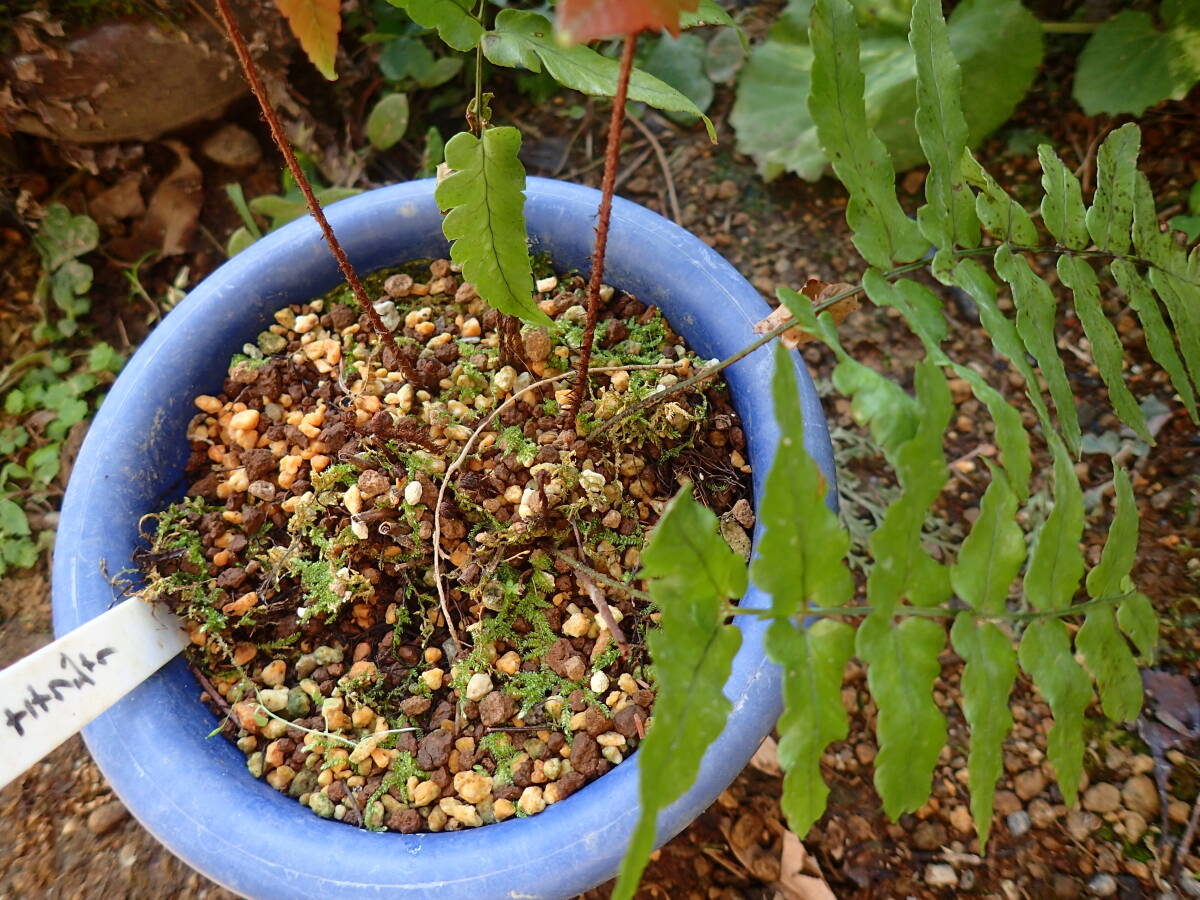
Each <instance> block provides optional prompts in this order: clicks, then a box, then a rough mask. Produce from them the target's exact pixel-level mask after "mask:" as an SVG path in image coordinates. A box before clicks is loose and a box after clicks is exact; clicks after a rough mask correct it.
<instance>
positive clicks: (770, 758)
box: [750, 734, 783, 777]
mask: <svg viewBox="0 0 1200 900" xmlns="http://www.w3.org/2000/svg"><path fill="white" fill-rule="evenodd" d="M750 765H752V766H754V768H756V769H758V771H760V772H764V773H766V774H767V775H774V776H776V777H778V776H781V775H783V769H782V768H781V767H780V765H779V745H778V744H776V743H775V738H773V737H771V736H770V735H769V734H768V735H767V736H766V737H765V738H763V742H762V743H761V744H759V745H758V749H757V750H755V751H754V755H753V756H752V757H750Z"/></svg>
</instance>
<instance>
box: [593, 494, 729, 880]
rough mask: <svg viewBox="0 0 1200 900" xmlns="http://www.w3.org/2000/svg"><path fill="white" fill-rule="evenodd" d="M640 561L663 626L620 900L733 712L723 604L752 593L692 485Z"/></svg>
mask: <svg viewBox="0 0 1200 900" xmlns="http://www.w3.org/2000/svg"><path fill="white" fill-rule="evenodd" d="M642 562H643V569H642V574H643V575H644V576H645V577H647V578H649V579H651V581H650V593H651V595H652V596H653V598H654V602H655V605H657V606H658V608H659V609H660V610H661V611H662V621H661V623H660V628H659V629H658V630H656V631H652V632H650V634H648V635H647V643H648V644H649V647H650V654H651V656H652V657H653V659H654V671H655V675H656V677H657V680H658V695H657V697H656V698H655V701H654V723H653V725H652V726H651V728H650V730H649V732H648V733H647V735H646V739H645V740H644V741H643V742H642V744H641V747H640V748H639V750H638V756H639V763H638V765H639V767H640V770H641V773H642V777H641V779H640V783H641V802H642V809H641V818H640V819H639V820H638V825H637V828H636V829H635V830H634V833H633V837H632V838H631V839H630V842H629V848H628V850H626V853H625V859H624V861H623V862H622V864H621V874H620V877H619V879H618V881H617V886H616V887H615V888H614V889H613V897H614V898H630V897H632V896H633V892H634V890H635V889H636V888H637V882H638V879H639V878H640V876H641V873H642V870H643V869H644V868H645V866H646V861H647V859H648V858H649V856H650V851H651V850H652V849H653V847H654V838H655V823H656V821H657V817H658V812H659V810H661V809H663V808H664V807H666V806H667V805H668V804H670V803H671V802H672V801H673V800H675V799H676V798H678V797H679V796H680V795H681V794H683V792H684V791H686V790H687V789H688V788H689V787H691V785H692V783H693V782H694V781H695V778H696V773H697V772H698V771H699V768H700V760H701V759H702V758H703V756H704V751H705V750H706V749H707V748H708V745H709V744H711V743H712V742H713V741H714V740H715V739H716V737H717V736H718V735H719V734H720V733H721V730H722V729H723V728H724V727H725V721H726V719H727V718H728V716H729V710H730V709H731V706H732V705H731V704H730V702H729V700H728V699H727V698H726V697H725V695H724V693H723V692H722V689H723V688H724V686H725V682H726V680H727V679H728V678H729V672H730V667H731V666H732V664H733V657H734V654H735V653H737V649H738V647H739V646H740V645H741V640H742V636H741V632H740V631H738V629H737V628H735V627H734V626H732V625H726V624H724V622H725V614H724V607H725V604H727V603H728V602H730V601H731V600H734V599H736V598H738V597H740V596H741V595H742V594H743V592H744V591H745V589H746V567H745V564H744V563H743V562H742V558H741V556H740V555H738V554H736V553H734V552H733V551H732V550H730V549H729V547H728V545H726V543H725V542H724V540H722V539H721V537H720V536H719V535H718V534H717V519H716V516H714V515H713V514H712V513H711V512H710V511H709V510H707V509H705V508H704V507H703V506H701V505H700V504H699V503H697V502H696V501H695V500H694V499H693V498H692V494H691V489H690V488H685V489H684V490H682V491H681V492H680V493H679V494H677V495H676V496H675V498H674V499H673V500H672V501H671V502H670V503H669V504H668V506H667V509H666V511H665V512H664V513H663V517H662V518H661V519H660V520H659V522H658V524H657V525H656V526H655V528H654V532H653V535H652V537H651V539H650V543H649V544H648V545H647V546H646V550H645V552H644V553H643V554H642Z"/></svg>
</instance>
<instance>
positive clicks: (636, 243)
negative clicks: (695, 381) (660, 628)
mask: <svg viewBox="0 0 1200 900" xmlns="http://www.w3.org/2000/svg"><path fill="white" fill-rule="evenodd" d="M433 188H434V183H433V182H432V181H431V180H429V181H418V182H411V183H407V184H399V185H394V186H392V187H387V188H382V189H379V190H375V191H371V192H369V193H365V194H362V195H360V196H357V197H353V198H351V199H348V200H343V201H341V202H340V203H337V204H334V205H333V206H332V207H330V209H329V211H328V216H329V220H330V222H331V223H332V224H333V227H334V229H335V230H336V232H337V234H338V235H339V238H340V240H341V241H342V243H343V245H344V246H345V247H346V249H347V252H348V253H349V255H350V258H351V259H352V261H353V262H354V264H355V266H356V267H357V268H358V269H359V270H360V271H364V272H366V271H371V270H375V269H379V268H383V267H386V266H391V265H395V264H398V263H401V262H405V261H407V260H410V259H416V258H423V257H444V256H446V255H447V246H446V241H445V239H444V238H443V236H442V231H441V216H440V215H439V213H438V209H437V206H436V204H435V203H434V200H433ZM526 195H527V198H528V200H527V203H526V207H525V212H526V217H527V219H528V225H529V233H530V235H531V239H532V241H533V249H534V251H535V252H542V251H545V252H548V253H549V255H550V257H551V259H552V260H553V261H554V263H555V265H556V266H557V267H558V268H559V269H560V270H567V269H572V268H577V269H580V270H582V271H585V272H586V271H587V270H588V269H589V262H588V260H589V257H590V251H591V246H592V241H593V237H594V227H595V217H596V207H597V204H598V201H599V193H598V192H597V191H595V190H593V189H591V188H585V187H580V186H578V185H572V184H566V183H562V182H556V181H550V180H546V179H540V178H531V179H529V183H528V187H527V191H526ZM340 280H341V277H340V275H339V273H338V271H337V268H336V266H335V264H334V262H333V259H332V258H331V256H330V254H329V251H328V249H327V248H326V247H325V245H324V243H323V241H322V239H321V237H320V234H319V231H318V229H317V227H316V225H315V223H313V222H312V220H311V219H309V218H307V217H306V218H305V219H302V220H300V221H296V222H293V223H291V224H289V225H287V226H286V227H284V228H282V229H280V230H279V231H277V232H275V233H273V234H271V235H268V236H267V237H265V238H263V239H262V240H260V241H258V242H257V243H255V244H254V245H253V246H251V247H250V248H249V249H247V250H245V251H243V252H242V253H240V254H238V255H237V256H236V257H235V258H233V259H232V260H230V261H229V262H228V263H226V264H225V265H224V266H222V267H221V268H220V269H218V270H217V271H216V272H214V273H213V274H212V275H210V276H209V277H208V278H206V279H205V280H204V281H203V283H201V284H200V285H199V286H197V287H196V289H195V290H194V291H192V293H191V294H189V295H188V297H187V298H186V299H185V300H184V301H182V302H181V303H180V304H179V306H178V307H177V308H176V309H175V310H173V311H172V312H171V313H170V315H168V316H167V317H166V319H165V320H164V321H163V322H162V324H161V325H159V327H158V328H157V329H155V331H154V332H153V333H152V334H151V335H150V337H149V339H148V340H147V341H146V343H145V344H144V345H143V346H142V347H141V349H139V350H138V352H137V353H136V354H134V356H133V358H132V359H131V360H130V361H129V363H128V365H127V366H126V367H125V370H124V372H122V374H121V376H120V377H119V378H118V379H117V382H116V384H115V386H114V387H113V389H112V391H111V393H110V394H109V395H108V398H107V399H106V400H105V401H104V404H103V406H102V408H101V409H100V411H99V413H98V414H97V416H96V420H95V422H94V424H93V425H92V427H91V430H90V432H89V433H88V437H87V440H86V441H85V442H84V445H83V448H82V450H81V452H80V454H79V458H78V460H77V462H76V465H75V469H74V471H73V473H72V475H71V481H70V485H69V487H68V489H67V494H66V499H65V501H64V504H63V510H62V519H61V525H60V527H59V531H58V541H57V547H56V551H55V555H54V570H53V604H54V627H55V631H56V632H57V633H58V634H59V635H62V634H64V633H66V632H68V631H70V630H71V629H73V628H75V627H77V626H79V625H80V624H82V623H83V622H85V621H87V620H88V619H91V618H92V617H94V616H96V615H99V614H100V613H101V612H103V611H104V610H105V609H107V608H108V607H109V606H110V605H111V604H112V603H113V602H114V601H115V600H116V599H117V596H116V594H115V593H114V591H113V589H112V588H111V587H110V585H109V583H108V581H107V580H106V579H105V577H104V574H103V572H102V570H101V563H102V561H103V563H104V566H105V568H106V571H108V572H116V571H118V570H120V569H121V568H123V567H127V566H129V565H130V555H131V553H132V551H133V550H134V548H135V547H136V546H137V545H138V544H139V537H138V527H137V526H138V519H139V518H140V517H141V516H142V515H143V514H145V513H148V512H151V511H153V510H155V509H158V508H161V507H162V506H163V505H164V504H165V503H167V502H169V501H171V500H173V499H175V498H177V497H178V496H179V495H180V494H181V493H182V491H183V488H184V484H183V474H182V473H183V466H184V463H185V461H186V459H187V455H188V446H187V441H186V440H185V438H184V432H185V427H186V424H187V422H188V420H189V418H190V417H191V415H192V413H193V411H194V406H193V405H192V398H193V397H194V396H195V395H196V394H199V393H211V394H216V393H218V392H219V391H220V388H221V384H222V380H223V376H224V373H225V369H226V365H227V363H228V360H229V358H230V356H231V355H232V354H233V353H235V352H237V351H238V350H239V349H240V348H241V346H242V344H243V343H245V342H246V341H247V340H253V339H254V336H255V335H256V334H258V332H259V331H261V330H263V329H264V328H265V327H266V326H267V325H268V324H269V323H270V322H271V321H272V319H271V315H272V313H273V312H274V311H275V310H276V309H278V308H279V307H281V306H284V305H286V304H289V303H302V302H304V301H306V300H308V299H311V298H312V297H314V296H317V295H319V294H322V293H324V292H325V291H327V290H329V289H330V288H332V287H334V286H335V285H337V284H338V283H339V282H340ZM605 281H606V282H608V283H610V284H613V285H615V286H617V287H618V288H620V289H622V290H625V291H629V292H631V293H633V294H635V295H636V296H637V297H638V299H640V300H642V301H643V302H645V303H652V304H656V305H658V306H659V307H661V308H662V311H663V313H664V314H665V315H666V317H667V319H668V321H669V322H670V323H671V325H672V327H673V328H674V329H675V330H676V331H677V332H678V333H679V334H681V335H682V336H683V337H684V338H686V339H687V341H688V343H689V344H690V345H691V347H692V348H693V349H694V350H696V351H697V352H698V353H699V354H700V355H701V356H704V357H725V356H727V355H729V354H730V353H732V352H734V351H736V350H737V349H739V348H741V347H743V346H745V345H746V344H747V343H749V342H750V341H751V340H752V339H753V337H754V335H753V332H752V329H753V325H754V323H755V322H756V321H758V320H759V319H761V318H762V317H763V316H765V315H767V313H768V311H769V310H768V307H767V305H766V303H764V302H763V300H762V299H761V298H760V297H759V296H758V294H757V292H756V291H755V290H754V289H753V288H752V287H751V286H750V285H749V284H747V283H746V281H745V280H744V279H743V278H742V277H741V276H740V275H739V274H738V273H737V272H736V271H735V270H734V269H733V267H732V266H730V265H729V264H728V263H727V262H726V261H725V260H724V259H722V258H721V257H720V256H719V255H717V254H716V253H715V252H713V251H712V250H711V249H710V248H709V247H708V246H706V245H705V244H704V243H702V242H701V241H700V240H698V239H697V238H695V237H693V236H692V235H690V234H689V233H687V232H686V231H684V230H683V229H682V228H679V227H678V226H676V225H675V224H673V223H671V222H669V221H667V220H666V219H664V218H662V217H661V216H659V215H657V214H655V213H652V212H650V211H649V210H647V209H644V208H643V207H641V206H638V205H637V204H634V203H630V202H628V201H625V200H620V199H617V200H616V201H614V204H613V221H612V231H611V234H610V237H609V247H608V260H607V268H606V272H605ZM773 358H774V357H773V352H772V351H771V349H770V348H764V349H762V350H759V351H757V352H756V353H754V354H752V355H751V356H749V357H747V358H746V359H744V360H742V361H740V362H738V363H737V364H736V365H734V366H732V367H730V369H729V370H727V372H726V376H727V378H728V380H729V382H730V384H731V386H732V394H733V399H734V404H735V406H736V407H737V410H738V413H739V415H740V416H741V418H742V425H743V428H744V429H745V432H746V436H747V442H748V454H747V455H748V457H749V460H750V462H751V464H752V465H753V467H754V491H755V496H756V497H758V496H761V491H762V485H763V479H764V478H765V476H766V473H767V471H768V469H769V468H770V463H771V459H772V456H773V454H774V452H775V445H776V443H777V440H778V430H777V426H776V423H775V420H774V417H773V415H772V408H771V399H770V396H771V393H770V385H771V375H772V360H773ZM796 375H797V378H798V379H799V384H800V401H801V403H802V404H803V407H804V418H805V422H806V435H805V437H806V444H807V446H808V449H809V452H810V453H812V454H813V455H814V456H815V457H816V459H817V460H818V462H819V463H820V465H821V467H822V469H823V470H824V472H825V475H826V477H827V478H828V479H829V481H830V483H832V481H833V463H832V450H831V447H830V444H829V437H828V433H827V431H826V428H825V420H824V417H823V415H822V412H821V406H820V402H819V400H818V398H817V396H816V392H815V391H814V389H813V386H812V382H811V380H810V379H809V376H808V372H807V370H806V369H805V368H804V366H803V365H802V364H801V363H800V361H799V358H798V357H797V358H796ZM767 602H768V598H767V597H766V596H765V595H764V594H763V593H762V592H761V591H758V590H756V589H751V591H750V592H749V594H747V596H746V597H745V598H744V599H743V601H742V604H743V605H744V606H750V607H761V606H765V605H766V604H767ZM739 624H740V625H741V627H742V629H743V633H744V640H743V643H742V647H741V650H740V651H739V653H738V655H737V658H736V659H735V661H734V664H733V674H732V677H731V678H730V679H729V683H728V684H727V685H726V688H725V692H726V694H727V695H728V696H729V698H730V699H731V700H732V701H733V713H732V715H731V717H730V720H729V725H728V727H727V728H726V729H725V731H724V733H723V734H722V736H721V737H720V738H719V739H718V741H717V742H716V744H715V745H714V746H713V747H712V748H710V750H709V752H708V754H707V756H706V757H705V759H704V763H703V766H702V769H701V774H700V778H699V780H698V781H697V783H696V784H695V785H694V786H693V787H692V789H691V790H690V791H689V792H688V793H687V795H686V796H684V797H683V798H681V799H680V800H679V801H678V802H677V803H675V804H674V805H672V806H671V807H670V808H669V809H668V810H666V811H665V812H664V813H663V814H662V815H661V816H660V818H659V840H660V841H666V840H667V839H668V838H670V837H671V836H673V835H675V834H676V833H677V832H679V831H680V830H681V829H682V828H684V827H685V826H686V825H687V824H688V823H689V822H690V821H692V819H694V818H695V817H696V816H697V815H699V814H700V813H701V812H702V811H703V810H704V808H705V807H706V806H708V804H709V803H711V802H712V800H713V799H714V798H715V797H716V796H717V794H718V793H720V791H721V790H723V789H724V788H725V787H726V786H727V785H728V784H729V783H730V782H731V781H732V780H733V779H734V777H735V776H736V775H737V773H738V772H739V771H741V769H742V768H743V767H744V766H745V764H746V763H747V761H748V760H749V759H750V757H751V755H752V754H753V753H754V750H755V748H756V747H757V746H758V744H759V742H760V740H761V739H762V737H763V736H764V735H766V734H767V733H769V732H770V730H771V728H772V727H773V725H774V723H775V720H776V718H777V717H778V715H779V711H780V691H779V672H778V669H777V668H776V667H775V666H773V665H771V664H769V663H768V662H767V661H766V660H765V658H764V654H763V633H764V628H765V626H764V625H763V624H762V623H760V622H757V621H754V620H751V619H749V618H744V619H740V620H739ZM198 694H199V688H198V686H197V684H196V681H195V680H194V678H193V677H192V675H191V674H190V673H189V672H188V670H187V668H186V666H185V665H184V663H183V661H182V659H180V658H176V659H175V660H174V661H172V662H171V663H170V664H169V665H168V666H166V667H165V668H164V669H163V670H162V671H160V672H159V673H158V674H157V675H155V676H154V677H152V678H151V679H149V680H148V681H146V682H144V683H143V684H142V685H141V686H140V687H138V688H137V689H135V690H134V691H133V692H132V693H130V694H129V695H128V696H126V697H125V698H124V699H123V700H121V701H120V702H119V703H118V704H116V706H114V707H113V708H112V709H111V710H109V711H108V712H107V713H105V714H104V715H103V716H101V717H100V718H99V719H97V720H96V721H95V722H94V723H92V724H91V725H90V726H88V727H87V728H86V729H85V730H84V738H85V740H86V741H87V744H88V747H89V749H90V750H91V752H92V755H93V756H94V757H95V759H96V761H97V763H98V764H99V766H100V768H101V769H102V770H103V772H104V774H105V776H106V777H107V778H108V780H109V781H110V782H111V783H112V785H113V787H114V789H115V790H116V792H117V794H118V795H119V796H120V797H121V799H122V800H123V801H124V803H125V804H126V806H128V807H129V809H130V811H131V812H132V813H133V815H134V816H136V817H137V819H138V820H139V821H140V822H141V823H142V824H143V825H144V826H145V827H146V828H147V829H149V830H150V832H152V833H153V834H154V835H155V837H157V838H158V839H159V840H160V841H162V842H163V843H164V844H165V845H166V846H167V847H168V848H170V850H171V851H172V852H173V853H175V854H176V855H178V856H179V857H181V858H182V859H183V860H185V861H186V862H187V863H188V864H189V865H191V866H193V867H195V868H196V869H198V870H199V871H201V872H203V873H204V874H205V875H207V876H208V877H209V878H211V879H213V880H214V881H217V882H219V883H220V884H223V885H225V886H226V887H228V888H229V889H231V890H233V891H236V892H238V893H240V894H244V895H246V896H248V897H252V898H261V900H266V898H293V897H299V896H308V897H321V898H333V897H380V898H382V897H388V898H434V897H436V898H438V900H454V898H463V900H468V898H469V900H479V898H490V897H524V898H565V897H570V896H573V895H575V894H577V893H579V892H581V891H584V890H587V889H588V888H590V887H592V886H594V885H596V884H599V883H600V882H602V881H604V880H605V879H607V878H609V877H611V876H612V875H613V874H615V872H616V869H617V867H618V865H619V862H620V859H621V855H622V853H623V851H624V849H625V845H626V842H627V840H628V837H629V835H630V833H631V832H632V830H633V827H634V825H635V823H636V820H637V816H638V799H637V791H638V778H637V776H638V772H637V767H638V754H634V755H633V756H632V758H631V759H630V760H628V761H627V762H625V763H623V764H622V765H620V766H618V767H617V768H615V769H613V770H612V771H611V772H610V773H609V774H607V775H605V776H604V777H603V778H601V779H599V780H598V781H596V782H593V783H592V784H589V785H588V786H587V787H585V788H583V789H582V790H580V791H579V792H577V793H576V794H574V795H572V796H571V797H569V798H568V799H566V800H565V801H562V802H560V803H557V804H554V805H553V806H550V807H548V808H547V809H546V811H545V812H543V813H540V814H539V815H536V816H532V817H529V818H525V819H512V820H509V821H506V822H503V823H500V824H497V825H489V826H486V827H484V828H482V829H478V830H470V831H458V832H453V833H449V834H416V835H401V834H395V833H381V834H376V833H371V832H367V831H362V830H358V829H355V828H351V827H348V826H346V825H342V824H340V823H337V822H332V821H327V820H324V819H320V818H318V817H317V816H315V815H313V814H312V813H311V812H309V811H308V810H307V809H304V808H303V807H301V806H300V805H299V804H298V803H297V802H296V801H295V800H292V799H290V798H288V797H285V796H283V795H281V794H279V793H277V792H276V791H274V790H273V789H271V788H270V787H269V786H268V785H266V784H265V783H264V782H261V781H257V780H255V779H253V778H251V777H250V775H249V774H248V773H247V771H246V764H245V759H244V757H243V755H242V754H241V753H240V752H239V751H238V750H237V748H235V747H234V746H233V745H232V744H230V743H229V742H227V741H225V740H224V739H221V738H213V739H206V738H205V735H207V734H208V733H209V732H210V731H212V730H213V728H214V727H215V726H216V724H217V721H216V719H215V718H214V717H213V716H212V714H210V713H209V712H208V710H206V709H205V708H204V707H203V706H202V705H201V703H200V702H199V700H198V699H197V697H198Z"/></svg>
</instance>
